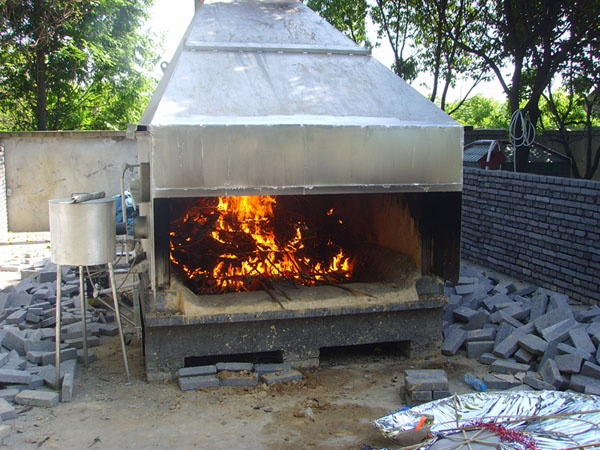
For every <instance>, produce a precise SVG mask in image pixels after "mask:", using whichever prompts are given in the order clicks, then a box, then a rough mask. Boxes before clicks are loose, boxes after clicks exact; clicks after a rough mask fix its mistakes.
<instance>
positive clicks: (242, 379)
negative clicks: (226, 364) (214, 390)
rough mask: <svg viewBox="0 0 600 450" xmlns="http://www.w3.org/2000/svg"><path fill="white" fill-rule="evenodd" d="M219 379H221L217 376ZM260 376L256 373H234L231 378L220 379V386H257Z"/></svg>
mask: <svg viewBox="0 0 600 450" xmlns="http://www.w3.org/2000/svg"><path fill="white" fill-rule="evenodd" d="M217 378H219V377H218V376H217ZM257 384H258V374H257V373H256V372H250V373H247V372H244V373H240V372H232V373H230V376H228V377H224V378H219V386H256V385H257Z"/></svg>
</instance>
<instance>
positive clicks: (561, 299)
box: [549, 292, 571, 310]
mask: <svg viewBox="0 0 600 450" xmlns="http://www.w3.org/2000/svg"><path fill="white" fill-rule="evenodd" d="M549 307H551V308H552V309H562V310H568V309H571V306H570V305H569V296H568V295H565V294H559V293H558V292H553V293H552V294H550V305H549Z"/></svg>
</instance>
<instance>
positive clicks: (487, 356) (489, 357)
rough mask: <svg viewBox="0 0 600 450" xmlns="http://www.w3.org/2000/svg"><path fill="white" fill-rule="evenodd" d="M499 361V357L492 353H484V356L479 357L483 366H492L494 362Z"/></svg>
mask: <svg viewBox="0 0 600 450" xmlns="http://www.w3.org/2000/svg"><path fill="white" fill-rule="evenodd" d="M497 359H498V357H497V356H495V355H494V354H492V353H484V354H483V355H481V356H480V357H479V362H480V363H481V364H488V365H489V364H492V363H493V362H494V361H496V360H497Z"/></svg>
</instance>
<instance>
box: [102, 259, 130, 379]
mask: <svg viewBox="0 0 600 450" xmlns="http://www.w3.org/2000/svg"><path fill="white" fill-rule="evenodd" d="M108 273H109V275H110V285H111V286H112V295H113V303H114V305H115V314H116V316H117V326H118V327H119V337H120V338H121V349H122V350H123V362H124V363H125V372H126V373H127V382H128V383H129V382H130V381H131V378H130V375H129V364H128V363H127V349H126V348H125V337H124V336H123V324H121V313H120V311H119V299H118V297H117V286H116V284H115V271H114V269H113V265H112V262H109V263H108Z"/></svg>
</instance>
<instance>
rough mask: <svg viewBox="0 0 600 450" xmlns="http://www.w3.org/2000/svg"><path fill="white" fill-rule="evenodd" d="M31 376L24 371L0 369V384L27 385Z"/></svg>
mask: <svg viewBox="0 0 600 450" xmlns="http://www.w3.org/2000/svg"><path fill="white" fill-rule="evenodd" d="M31 380H32V375H31V374H30V373H29V372H27V371H25V370H11V369H4V368H2V369H0V384H29V383H31Z"/></svg>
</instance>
